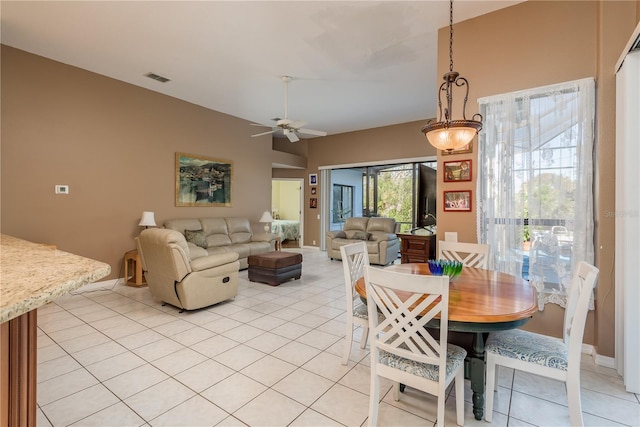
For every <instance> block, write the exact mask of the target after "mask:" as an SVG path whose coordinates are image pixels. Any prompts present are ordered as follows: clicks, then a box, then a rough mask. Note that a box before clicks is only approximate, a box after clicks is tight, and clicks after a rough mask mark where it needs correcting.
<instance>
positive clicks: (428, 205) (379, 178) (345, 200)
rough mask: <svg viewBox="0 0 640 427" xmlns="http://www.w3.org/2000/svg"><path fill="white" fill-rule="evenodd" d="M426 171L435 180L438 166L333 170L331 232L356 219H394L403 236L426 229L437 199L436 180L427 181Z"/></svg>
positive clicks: (385, 166)
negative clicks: (430, 173)
mask: <svg viewBox="0 0 640 427" xmlns="http://www.w3.org/2000/svg"><path fill="white" fill-rule="evenodd" d="M425 169H426V170H428V171H430V172H432V173H433V176H435V169H436V162H435V161H433V162H420V163H402V164H387V165H379V166H363V167H355V168H344V169H332V171H331V189H332V194H331V197H332V200H331V202H330V203H329V206H330V207H331V211H330V212H329V218H330V219H331V224H330V228H331V230H340V229H342V223H343V222H344V220H346V218H349V217H354V216H365V217H374V216H378V217H388V218H394V219H395V220H396V222H398V223H399V224H400V231H401V232H408V231H409V230H411V229H412V228H414V227H416V226H423V225H425V224H423V223H424V219H425V218H426V215H427V213H432V211H433V213H434V214H435V195H436V188H435V187H436V180H435V179H433V180H429V181H425V179H424V177H423V175H424V171H425ZM434 222H435V221H434ZM432 224H433V223H430V224H426V225H432Z"/></svg>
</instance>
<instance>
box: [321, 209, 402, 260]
mask: <svg viewBox="0 0 640 427" xmlns="http://www.w3.org/2000/svg"><path fill="white" fill-rule="evenodd" d="M395 229H396V220H395V219H393V218H376V217H373V218H363V217H353V218H348V219H347V220H346V221H345V223H344V226H343V227H342V230H341V231H329V232H327V242H326V243H327V255H329V258H331V259H342V255H341V254H340V247H341V246H344V245H348V244H350V243H355V242H359V241H364V242H365V243H366V244H367V252H368V253H369V262H370V263H371V264H378V265H387V264H390V263H392V262H393V261H395V260H396V259H398V252H399V250H400V241H399V240H398V236H397V235H396V233H395Z"/></svg>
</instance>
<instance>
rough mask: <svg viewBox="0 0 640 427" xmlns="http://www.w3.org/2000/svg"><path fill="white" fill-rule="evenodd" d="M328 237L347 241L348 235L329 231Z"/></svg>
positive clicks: (342, 232)
mask: <svg viewBox="0 0 640 427" xmlns="http://www.w3.org/2000/svg"><path fill="white" fill-rule="evenodd" d="M327 237H329V238H330V239H346V238H347V235H346V234H345V233H344V231H327Z"/></svg>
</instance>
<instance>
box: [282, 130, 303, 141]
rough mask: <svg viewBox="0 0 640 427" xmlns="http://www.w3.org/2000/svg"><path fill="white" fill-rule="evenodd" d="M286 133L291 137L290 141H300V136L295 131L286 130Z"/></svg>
mask: <svg viewBox="0 0 640 427" xmlns="http://www.w3.org/2000/svg"><path fill="white" fill-rule="evenodd" d="M285 135H287V138H289V141H290V142H298V141H300V138H298V135H296V133H295V132H292V131H289V132H285Z"/></svg>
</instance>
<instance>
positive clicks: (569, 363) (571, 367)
mask: <svg viewBox="0 0 640 427" xmlns="http://www.w3.org/2000/svg"><path fill="white" fill-rule="evenodd" d="M598 272H599V270H598V269H597V268H596V267H594V266H593V265H590V264H588V263H586V262H584V261H582V262H580V263H579V264H578V269H577V272H576V273H575V274H574V276H573V278H572V279H571V284H570V285H569V295H568V298H567V307H566V308H565V313H564V327H563V337H562V338H555V337H549V336H546V335H541V334H536V333H533V332H527V331H523V330H520V329H513V330H509V331H501V332H492V333H490V334H489V337H488V338H487V343H486V346H485V351H486V361H487V386H486V410H485V417H484V418H485V420H487V421H489V422H491V418H492V417H493V392H494V390H495V389H496V384H497V375H498V367H499V366H505V367H508V368H513V369H516V370H519V371H525V372H529V373H531V374H536V375H541V376H544V377H547V378H552V379H555V380H558V381H563V382H564V383H565V386H566V389H567V400H568V403H569V417H570V419H571V425H572V426H581V425H583V423H582V403H581V401H580V358H581V356H582V338H583V335H584V325H585V322H586V319H587V312H588V311H589V300H590V298H591V292H592V290H593V289H594V288H595V286H596V282H597V280H598Z"/></svg>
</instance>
